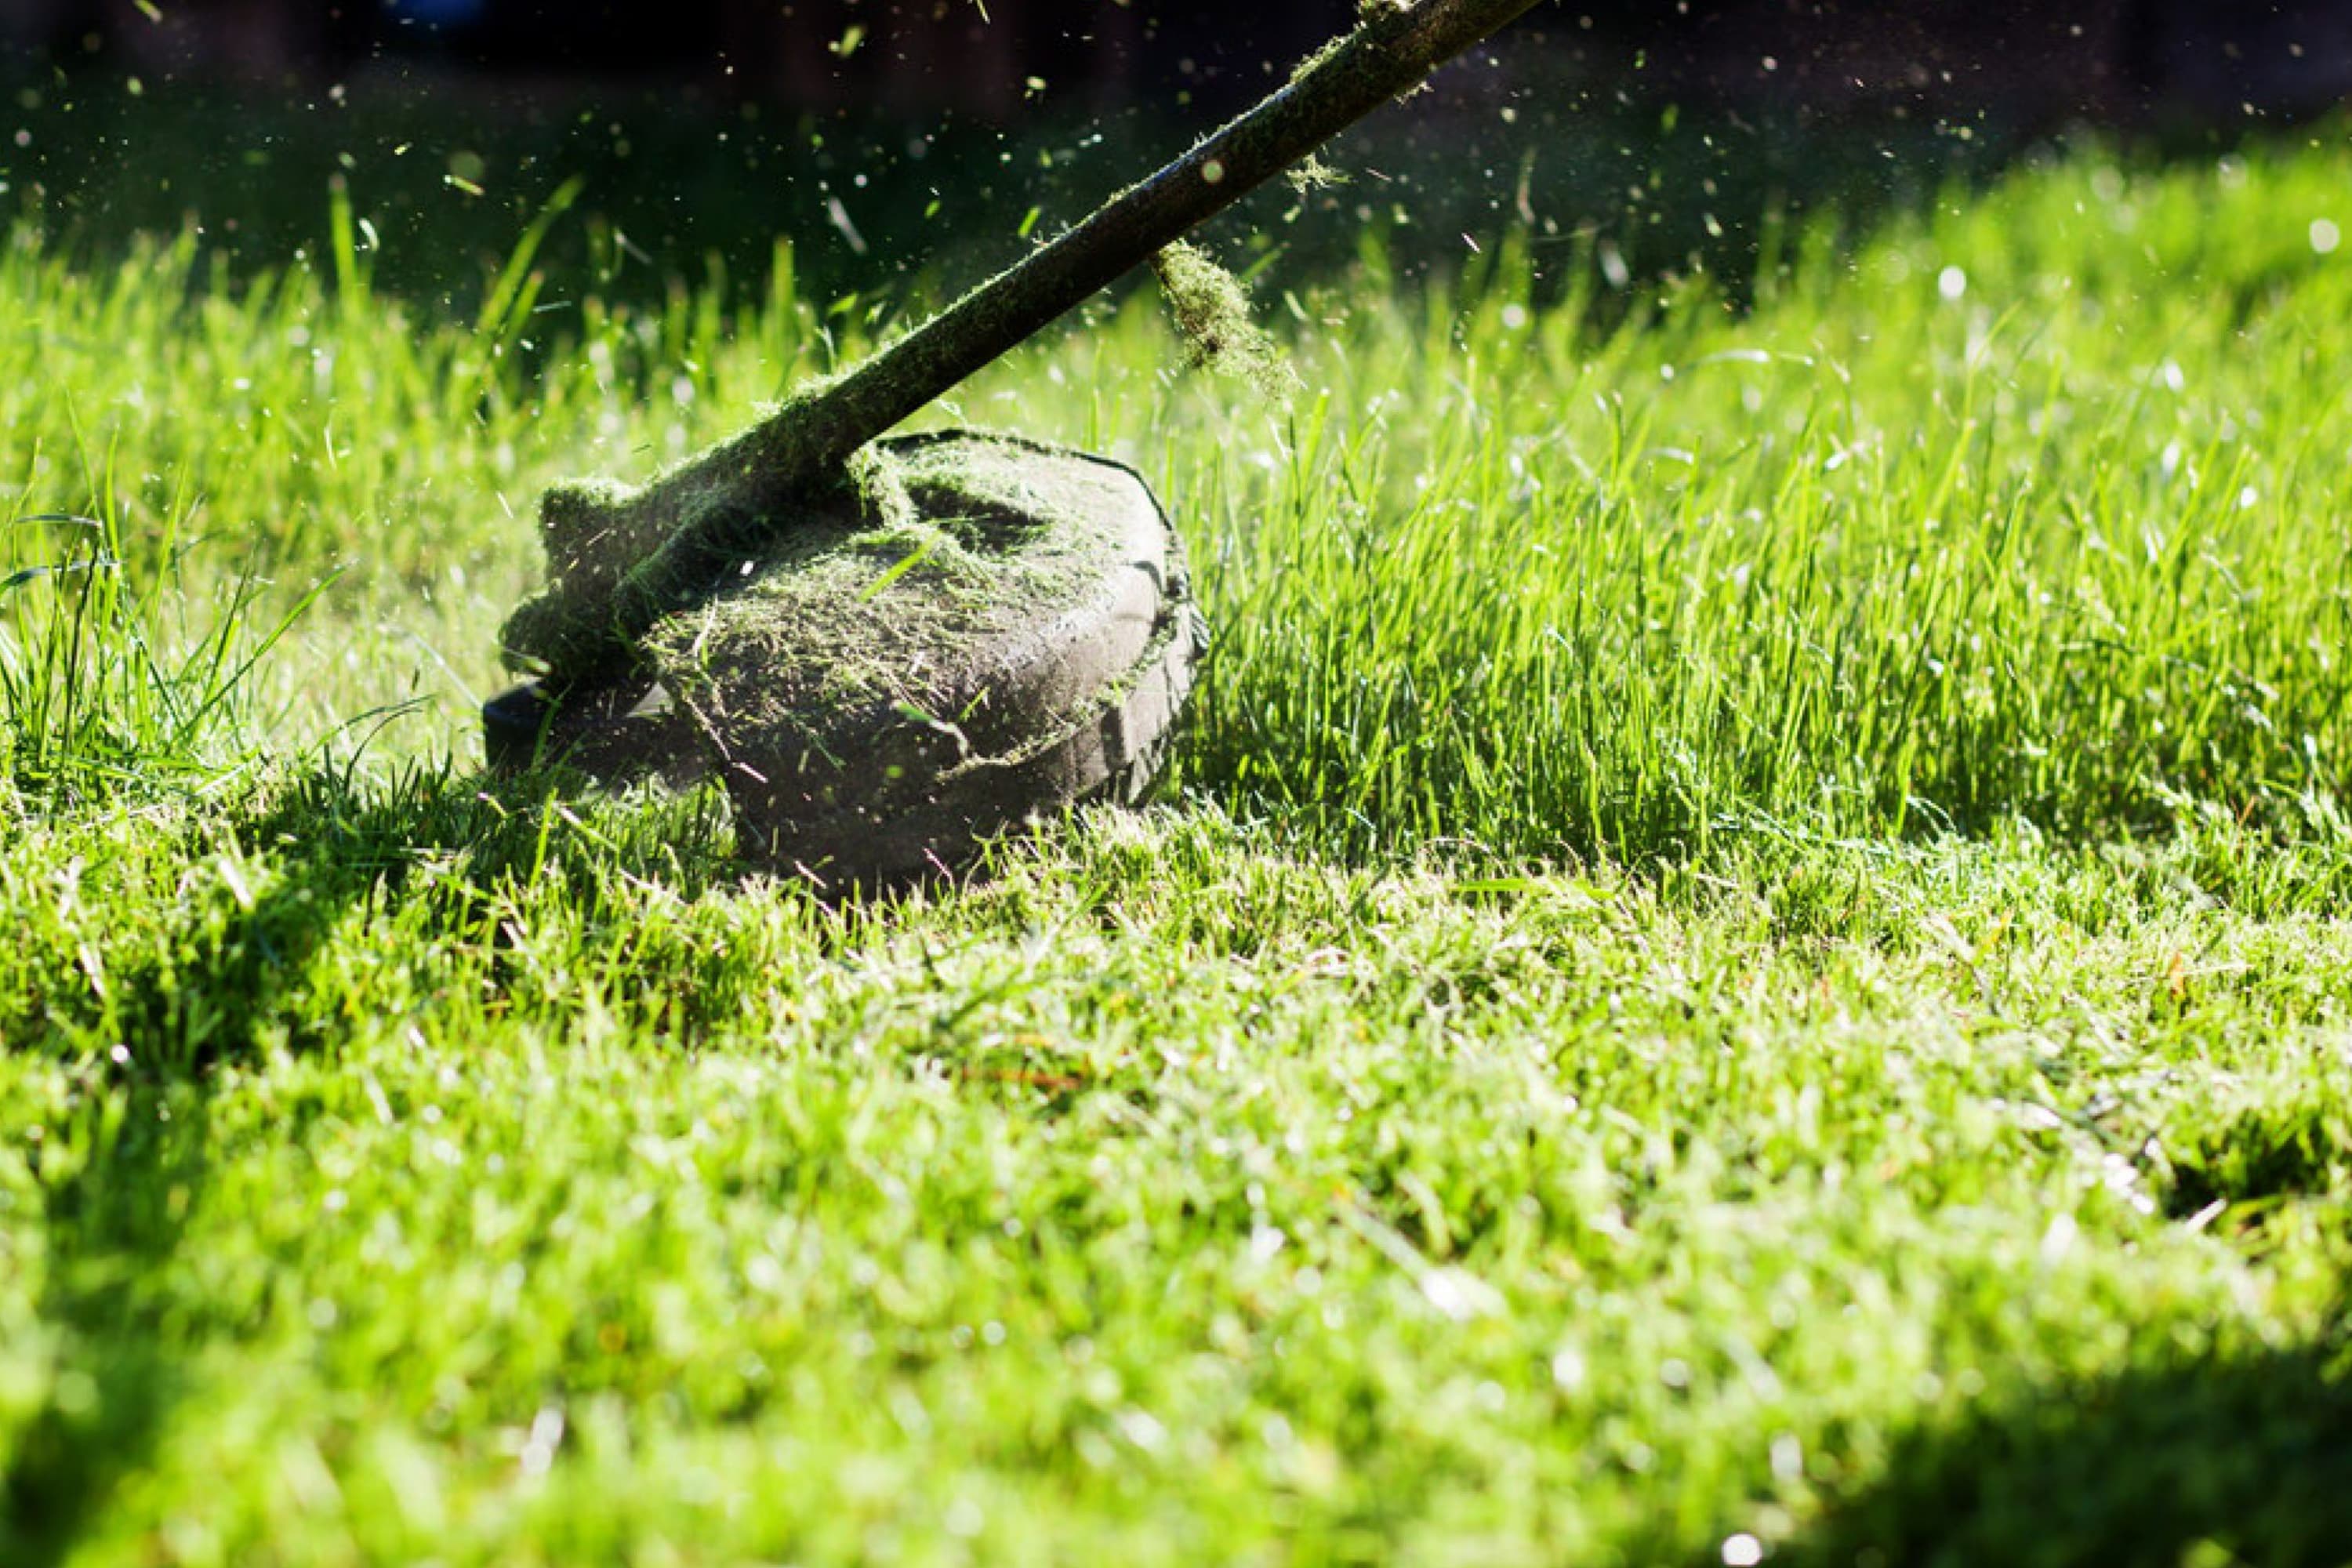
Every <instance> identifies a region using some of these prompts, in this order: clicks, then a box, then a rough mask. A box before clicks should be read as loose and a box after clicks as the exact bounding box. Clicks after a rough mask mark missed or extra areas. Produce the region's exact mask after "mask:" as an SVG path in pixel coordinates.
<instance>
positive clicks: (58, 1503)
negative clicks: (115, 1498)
mask: <svg viewBox="0 0 2352 1568" xmlns="http://www.w3.org/2000/svg"><path fill="white" fill-rule="evenodd" d="M109 1101H110V1103H109ZM206 1101H207V1094H206V1092H205V1089H204V1087H203V1085H202V1083H201V1082H200V1081H199V1080H195V1079H173V1080H158V1079H142V1080H140V1081H136V1082H132V1083H130V1084H128V1085H126V1086H124V1087H123V1088H122V1089H121V1092H120V1093H119V1094H118V1095H116V1096H110V1097H108V1099H107V1100H101V1101H99V1102H98V1103H97V1104H95V1105H93V1107H92V1108H91V1110H89V1112H88V1113H87V1116H86V1124H85V1127H84V1128H83V1129H82V1131H83V1132H84V1133H85V1134H86V1135H87V1136H89V1138H90V1139H91V1140H92V1141H93V1143H94V1147H92V1149H91V1150H90V1152H89V1155H88V1158H87V1160H86V1161H85V1163H82V1165H81V1166H80V1167H79V1169H78V1170H77V1171H75V1172H74V1173H72V1174H71V1175H69V1176H68V1177H66V1178H65V1179H64V1180H63V1181H61V1182H60V1183H59V1184H58V1185H57V1186H55V1187H54V1188H52V1189H51V1190H50V1191H49V1194H48V1200H47V1205H46V1206H45V1215H44V1218H45V1232H44V1234H45V1237H46V1239H47V1254H48V1256H47V1288H46V1289H44V1291H43V1293H42V1296H41V1301H40V1309H39V1314H40V1321H41V1322H42V1323H44V1324H45V1325H47V1327H48V1328H49V1329H50V1330H51V1331H54V1332H57V1333H58V1334H60V1335H62V1336H63V1342H62V1344H61V1346H60V1348H59V1352H58V1364H57V1366H56V1368H55V1369H54V1371H53V1374H52V1376H51V1379H50V1391H49V1396H48V1400H47V1404H46V1405H43V1406H42V1408H41V1409H40V1411H39V1413H38V1414H37V1415H35V1416H34V1417H33V1419H32V1420H31V1421H30V1422H28V1423H27V1424H26V1426H25V1427H24V1428H23V1429H22V1430H21V1432H20V1433H19V1434H18V1437H17V1442H16V1453H15V1455H14V1456H13V1458H12V1459H11V1461H10V1463H9V1466H8V1469H7V1474H6V1476H5V1483H0V1503H4V1504H5V1515H0V1562H5V1563H10V1564H12V1565H14V1568H47V1565H49V1564H53V1563H62V1562H64V1561H66V1560H67V1559H68V1557H70V1556H71V1555H72V1554H73V1552H75V1551H76V1550H77V1549H78V1548H79V1547H80V1546H81V1545H83V1544H85V1542H84V1540H83V1537H84V1536H85V1534H86V1533H87V1531H88V1529H89V1526H90V1525H91V1524H92V1523H93V1522H94V1521H96V1520H98V1519H99V1518H100V1516H101V1515H102V1513H103V1510H105V1508H106V1505H107V1502H108V1500H109V1499H110V1497H111V1496H112V1495H113V1493H114V1490H115V1489H116V1488H117V1487H118V1486H119V1485H120V1484H121V1481H122V1480H123V1479H124V1478H125V1477H127V1476H128V1475H130V1474H131V1472H132V1471H133V1470H135V1469H136V1468H139V1466H141V1465H142V1463H144V1462H145V1461H146V1459H147V1458H149V1456H150V1454H151V1452H152V1447H153V1443H154V1440H155V1437H156V1435H157V1434H158V1433H159V1432H160V1431H161V1430H162V1429H163V1420H164V1416H165V1415H166V1414H167V1413H168V1412H169V1411H170V1410H171V1408H172V1406H173V1405H174V1404H176V1403H177V1402H178V1400H179V1399H180V1397H181V1395H182V1394H183V1392H184V1386H185V1383H186V1373H185V1371H184V1368H183V1367H182V1366H181V1365H180V1364H179V1361H178V1358H177V1355H176V1353H175V1352H174V1350H173V1347H172V1345H171V1339H172V1338H173V1332H174V1328H175V1325H174V1323H173V1319H174V1318H175V1317H176V1315H177V1314H176V1312H175V1304H174V1300H173V1285H172V1283H171V1281H170V1276H171V1274H172V1272H173V1268H174V1265H175V1263H176V1261H177V1258H178V1253H179V1239H180V1237H179V1232H180V1224H181V1220H182V1218H183V1217H184V1215H186V1213H187V1212H188V1209H189V1207H190V1205H193V1204H194V1201H195V1198H196V1195H197V1194H198V1193H199V1192H200V1191H201V1189H202V1187H203V1184H204V1180H205V1152H206V1143H207V1136H208V1131H209V1117H208V1114H207V1109H206ZM117 1107H119V1109H120V1120H115V1119H114V1118H113V1117H112V1116H111V1115H110V1114H109V1113H110V1112H111V1111H112V1110H115V1109H116V1108H117Z"/></svg>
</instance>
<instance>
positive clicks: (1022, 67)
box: [0, 0, 2352, 120]
mask: <svg viewBox="0 0 2352 1568" xmlns="http://www.w3.org/2000/svg"><path fill="white" fill-rule="evenodd" d="M1353 9H1354V6H1353V0H1278V3H1276V4H1267V3H1266V0H0V42H5V44H6V45H7V46H8V47H11V48H12V49H14V50H16V51H18V52H19V53H20V54H26V55H35V56H38V57H39V58H43V59H45V60H46V61H47V62H49V63H52V64H63V65H70V64H72V63H73V62H76V61H80V60H86V59H89V58H116V59H119V60H121V61H123V62H127V63H129V64H131V65H132V66H134V67H135V68H140V69H142V70H144V71H146V72H148V73H150V74H151V75H152V76H154V77H157V78H163V79H171V78H177V77H180V76H184V75H190V74H195V75H210V76H215V77H241V78H244V79H284V78H286V77H287V76H289V74H293V75H313V76H324V77H332V78H338V79H341V78H345V77H349V76H352V75H353V74H354V73H363V72H366V71H369V70H381V69H385V68H394V69H397V68H400V66H401V65H402V64H404V63H406V64H411V65H414V64H417V63H423V62H433V63H436V64H439V65H441V66H444V67H446V68H450V69H453V70H468V71H478V72H487V73H497V74H499V75H501V76H503V77H506V78H508V79H520V78H537V79H542V80H548V81H554V80H561V79H566V78H575V79H576V78H581V77H604V78H611V77H621V76H626V77H639V78H643V77H651V76H659V77H665V78H668V79H673V80H676V81H678V82H686V83H694V84H698V85H699V86H701V87H703V88H705V89H709V90H712V91H719V92H727V93H735V94H744V95H757V96H759V97H761V98H762V99H764V100H770V101H776V102H784V103H790V104H793V105H795V106H799V107H803V108H826V107H834V106H838V105H843V104H856V105H859V106H877V105H880V106H891V107H896V108H898V109H902V110H906V111H908V112H909V113H915V114H933V113H939V112H942V111H961V112H966V113H973V114H983V115H993V116H997V117H1000V118H1007V119H1009V118H1013V117H1016V116H1018V115H1019V114H1021V113H1022V112H1023V111H1024V106H1027V105H1031V104H1034V102H1035V101H1036V100H1039V99H1041V98H1044V97H1047V96H1054V95H1080V96H1084V97H1086V98H1088V99H1090V100H1094V101H1097V102H1117V101H1123V100H1128V99H1131V98H1133V97H1136V96H1139V95H1162V94H1169V93H1183V92H1190V93H1194V94H1198V95H1201V96H1202V97H1204V98H1208V99H1213V100H1238V99H1240V98H1241V97H1244V96H1246V95H1247V94H1248V93H1249V92H1250V91H1251V90H1252V89H1254V88H1255V86H1256V85H1257V84H1259V83H1261V82H1262V81H1263V80H1264V79H1265V75H1266V73H1267V72H1268V71H1269V70H1271V69H1274V68H1285V67H1286V66H1287V64H1288V63H1289V62H1291V61H1294V60H1296V59H1297V58H1298V56H1299V55H1301V54H1302V53H1304V52H1305V51H1306V50H1307V49H1309V48H1311V47H1314V46H1315V45H1316V44H1317V43H1318V42H1319V41H1321V40H1322V39H1324V38H1326V37H1330V36H1331V34H1332V33H1333V32H1335V31H1337V30H1338V29H1339V28H1340V27H1342V26H1346V25H1347V23H1348V22H1349V18H1350V16H1351V15H1352V12H1353ZM1524 26H1525V29H1526V30H1527V31H1529V32H1532V33H1536V34H1540V35H1542V47H1547V48H1548V49H1549V50H1550V51H1552V52H1553V53H1554V54H1556V55H1557V56H1558V57H1559V58H1561V59H1562V60H1563V61H1565V62H1568V63H1572V64H1575V65H1579V66H1580V67H1582V68H1583V69H1584V70H1586V71H1587V72H1589V73H1591V74H1592V75H1593V76H1595V77H1602V76H1606V75H1609V74H1611V73H1622V72H1627V71H1630V70H1633V69H1634V68H1636V66H1635V62H1636V61H1637V60H1638V61H1641V62H1643V64H1642V67H1641V68H1644V69H1647V70H1650V71H1652V72H1654V77H1653V78H1652V79H1653V80H1654V81H1655V82H1658V83H1660V84H1663V85H1664V87H1665V88H1666V89H1669V90H1675V91H1679V92H1682V93H1685V94H1706V95H1709V96H1710V97H1713V98H1716V99H1718V100H1723V101H1727V102H1740V101H1751V102H1766V101H1780V100H1789V99H1793V98H1798V97H1803V98H1807V99H1810V100H1812V101H1813V102H1815V103H1816V104H1818V105H1822V106H1830V105H1835V106H1839V107H1844V108H1853V107H1871V108H1885V107H1891V106H1895V105H1900V104H1904V103H1913V104H1919V105H1927V106H1931V107H1934V108H1937V109H1940V110H1947V111H1961V112H1966V111H1971V110H1976V109H1979V108H1986V109H1997V110H2000V112H2002V113H2003V114H2004V115H2006V116H2009V117H2012V118H2021V119H2043V120H2047V119H2053V118H2066V117H2090V118H2095V119H2100V120H2116V119H2121V118H2127V117H2134V116H2140V115H2147V114H2163V113H2179V114H2205V115H2222V116H2227V115H2231V114H2236V113H2242V112H2245V111H2248V110H2251V111H2252V112H2256V113H2263V114H2273V115H2294V114H2308V113H2311V112H2313V111H2315V110H2321V109H2324V108H2326V107H2327V106H2329V105H2331V104H2333V103H2335V102H2336V101H2337V100H2339V99H2341V98H2343V97H2344V96H2345V95H2346V94H2347V89H2352V5H2347V4H2346V3H2345V0H1907V3H1906V0H1888V3H1883V4H1876V5H1871V4H1856V3H1853V0H1683V3H1680V4H1676V3H1675V0H1564V3H1562V4H1559V5H1549V6H1547V7H1545V8H1544V9H1543V10H1542V11H1539V12H1538V14H1537V16H1534V17H1532V18H1530V20H1529V22H1528V23H1527V24H1525V25H1524Z"/></svg>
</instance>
